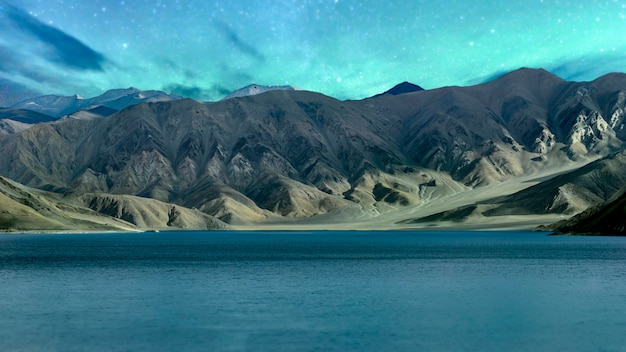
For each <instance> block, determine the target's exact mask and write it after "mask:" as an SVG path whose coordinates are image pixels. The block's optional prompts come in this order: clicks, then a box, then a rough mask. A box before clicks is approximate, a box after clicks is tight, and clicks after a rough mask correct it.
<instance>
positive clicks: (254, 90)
mask: <svg viewBox="0 0 626 352" xmlns="http://www.w3.org/2000/svg"><path fill="white" fill-rule="evenodd" d="M271 90H300V89H299V88H296V87H294V86H262V85H259V84H251V85H249V86H245V87H243V88H240V89H237V90H236V91H234V92H232V93H230V94H228V95H227V96H225V97H224V98H223V99H222V100H226V99H232V98H240V97H248V96H251V95H257V94H261V93H265V92H269V91H271Z"/></svg>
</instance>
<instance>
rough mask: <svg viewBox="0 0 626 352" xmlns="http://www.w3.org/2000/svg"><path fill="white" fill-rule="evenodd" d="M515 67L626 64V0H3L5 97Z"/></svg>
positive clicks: (456, 78)
mask: <svg viewBox="0 0 626 352" xmlns="http://www.w3.org/2000/svg"><path fill="white" fill-rule="evenodd" d="M520 67H534V68H545V69H547V70H549V71H551V72H553V73H555V74H557V75H559V76H560V77H562V78H565V79H568V80H578V81H584V80H592V79H594V78H597V77H599V76H601V75H603V74H606V73H609V72H625V71H626V0H608V1H607V0H604V1H595V0H586V1H579V0H576V1H567V0H559V1H556V0H555V1H551V0H523V1H518V0H509V1H484V0H476V1H473V2H469V1H464V0H463V1H456V0H449V1H445V0H437V1H429V0H410V1H406V0H397V1H395V0H389V1H381V0H361V1H357V0H254V1H251V0H250V1H248V0H224V1H210V0H201V1H198V0H187V1H174V0H172V1H163V0H150V1H147V0H91V1H79V0H0V94H4V95H5V100H6V99H11V98H13V99H18V98H20V97H23V96H26V95H29V94H30V95H33V94H35V93H42V94H61V95H73V94H80V95H81V96H83V97H93V96H96V95H99V94H102V93H104V92H105V91H107V90H109V89H113V88H128V87H131V86H132V87H136V88H139V89H142V90H149V89H156V90H163V91H166V92H168V93H174V94H178V95H182V96H186V97H192V98H196V99H199V100H206V101H208V100H219V99H221V98H222V97H223V96H224V95H226V94H227V93H229V92H231V91H233V90H236V89H238V88H241V87H243V86H246V85H249V84H252V83H255V84H261V85H293V86H296V87H299V88H302V89H306V90H312V91H317V92H321V93H323V94H326V95H330V96H333V97H336V98H339V99H360V98H364V97H367V96H371V95H374V94H377V93H381V92H383V91H385V90H387V89H389V88H391V87H392V86H394V85H395V84H397V83H400V82H403V81H409V82H411V83H414V84H418V85H420V86H422V87H423V88H426V89H433V88H438V87H442V86H450V85H457V86H465V85H473V84H478V83H481V82H484V81H487V80H489V79H492V78H494V77H497V76H498V75H501V74H502V73H505V72H508V71H512V70H515V69H517V68H520ZM11 95H13V97H12V96H11Z"/></svg>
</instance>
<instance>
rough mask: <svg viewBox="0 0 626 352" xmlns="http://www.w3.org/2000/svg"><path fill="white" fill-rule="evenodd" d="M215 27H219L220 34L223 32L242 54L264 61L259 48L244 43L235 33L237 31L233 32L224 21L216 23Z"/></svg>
mask: <svg viewBox="0 0 626 352" xmlns="http://www.w3.org/2000/svg"><path fill="white" fill-rule="evenodd" d="M215 27H217V29H219V30H220V32H222V34H224V35H225V36H226V38H228V40H229V41H230V42H231V43H232V44H233V45H234V46H235V47H236V48H237V49H239V51H241V52H242V53H244V54H246V55H248V56H251V57H253V58H254V59H256V60H258V61H265V56H263V54H261V52H260V51H259V50H257V48H255V47H254V46H252V45H250V44H248V43H246V42H245V41H243V40H242V39H241V38H239V35H238V34H237V32H235V31H234V30H233V29H232V28H231V27H230V26H228V25H227V24H226V23H224V22H219V23H216V24H215Z"/></svg>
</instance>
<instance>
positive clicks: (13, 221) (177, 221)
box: [0, 177, 227, 231]
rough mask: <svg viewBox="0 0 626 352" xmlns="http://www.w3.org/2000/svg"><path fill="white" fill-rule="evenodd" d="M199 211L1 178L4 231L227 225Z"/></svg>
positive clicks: (0, 219) (1, 226)
mask: <svg viewBox="0 0 626 352" xmlns="http://www.w3.org/2000/svg"><path fill="white" fill-rule="evenodd" d="M225 228H227V226H226V224H224V223H223V222H221V221H219V220H217V219H215V218H214V217H212V216H209V215H206V214H204V213H201V212H200V211H197V210H191V209H187V208H184V207H181V206H177V205H172V204H166V203H163V202H159V201H155V200H152V199H141V198H139V197H133V196H114V195H103V194H85V195H82V196H80V197H67V196H65V197H64V196H62V195H59V194H57V193H51V192H45V191H41V190H36V189H31V188H29V187H25V186H23V185H20V184H18V183H15V182H13V181H10V180H8V179H6V178H4V177H0V231H23V230H37V231H75V230H82V231H87V230H88V231H136V230H152V229H169V230H172V229H174V230H176V229H194V230H207V229H225Z"/></svg>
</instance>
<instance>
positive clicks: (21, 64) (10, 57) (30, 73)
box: [0, 45, 61, 84]
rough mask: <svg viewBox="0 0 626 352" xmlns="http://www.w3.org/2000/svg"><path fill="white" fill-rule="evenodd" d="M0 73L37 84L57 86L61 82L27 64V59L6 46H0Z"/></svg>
mask: <svg viewBox="0 0 626 352" xmlns="http://www.w3.org/2000/svg"><path fill="white" fill-rule="evenodd" d="M0 57H1V58H2V60H0V72H5V73H8V74H10V75H12V74H18V75H20V76H22V77H25V78H28V79H30V80H32V81H34V82H38V83H50V84H59V83H61V81H60V80H59V79H57V78H54V77H52V76H50V75H48V74H46V73H45V72H44V70H40V69H37V68H36V67H34V65H32V64H30V63H29V60H28V57H26V56H24V55H23V54H21V53H18V52H16V51H13V50H11V49H9V48H7V47H6V46H3V45H0Z"/></svg>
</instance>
